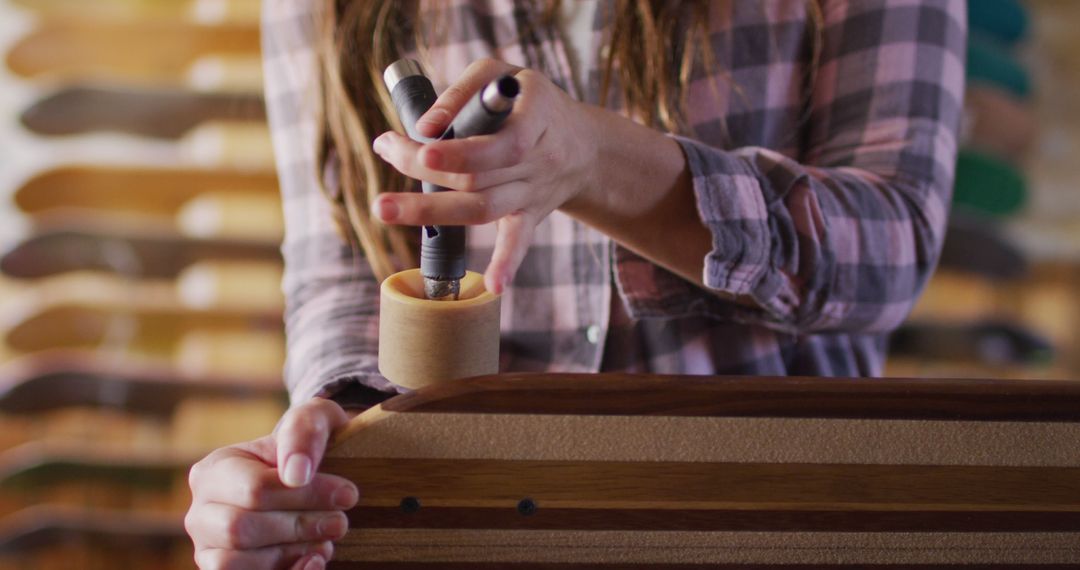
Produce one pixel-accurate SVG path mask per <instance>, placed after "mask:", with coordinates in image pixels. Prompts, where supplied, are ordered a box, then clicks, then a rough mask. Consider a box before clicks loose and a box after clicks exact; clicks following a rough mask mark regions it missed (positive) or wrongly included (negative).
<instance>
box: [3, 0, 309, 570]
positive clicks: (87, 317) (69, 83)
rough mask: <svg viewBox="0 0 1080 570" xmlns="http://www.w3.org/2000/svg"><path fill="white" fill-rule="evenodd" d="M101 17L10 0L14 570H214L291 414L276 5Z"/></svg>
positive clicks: (9, 534) (176, 3)
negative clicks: (229, 465) (231, 492)
mask: <svg viewBox="0 0 1080 570" xmlns="http://www.w3.org/2000/svg"><path fill="white" fill-rule="evenodd" d="M91 4H92V6H91ZM91 4H88V3H86V2H83V1H82V0H0V40H2V41H0V45H2V46H3V49H4V59H3V62H4V66H5V67H4V69H3V70H2V72H0V92H3V93H10V94H12V95H11V96H10V97H3V98H0V114H2V115H3V116H5V117H6V118H7V119H8V120H7V121H5V122H3V123H0V144H2V146H3V147H4V148H5V149H11V152H5V153H4V155H2V156H0V188H2V189H3V191H4V193H5V196H4V199H3V202H2V205H0V228H2V229H4V230H5V231H4V233H0V252H2V256H0V340H2V342H0V570H4V569H7V568H20V569H25V568H44V569H60V568H63V569H64V570H70V569H72V568H79V569H97V568H101V569H105V568H108V569H127V568H132V569H135V568H138V569H148V568H155V569H177V568H185V569H186V568H194V562H193V560H192V549H191V544H190V542H189V541H188V539H187V538H186V536H185V534H184V532H183V523H182V519H183V513H184V512H185V511H186V509H187V506H188V503H189V502H190V494H189V491H188V488H187V470H188V468H189V466H190V465H191V463H192V462H193V461H195V460H197V459H198V458H200V457H202V456H203V455H205V454H206V453H208V452H209V451H211V450H213V449H216V448H218V447H221V446H223V445H228V444H230V443H235V442H238V441H245V440H249V439H254V438H256V437H260V436H262V435H265V434H266V433H268V432H269V431H270V430H272V429H273V427H274V425H275V424H276V423H277V420H278V419H279V418H280V416H281V414H282V413H283V412H284V410H285V408H286V406H287V404H288V402H287V400H286V396H285V392H284V388H283V385H282V382H281V368H282V364H283V362H284V351H285V347H284V336H283V333H282V312H283V310H284V301H283V299H282V296H281V285H280V283H281V273H282V266H281V255H280V251H279V246H280V241H281V237H282V233H283V227H282V226H283V223H282V213H281V205H280V198H279V195H278V186H277V178H276V175H275V173H274V166H273V151H272V147H271V143H270V135H269V131H268V129H267V125H266V118H265V108H264V105H263V101H262V64H261V60H260V54H259V51H260V45H259V31H258V13H259V9H260V3H259V1H258V0H99V1H95V2H93V3H91Z"/></svg>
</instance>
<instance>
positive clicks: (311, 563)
mask: <svg viewBox="0 0 1080 570" xmlns="http://www.w3.org/2000/svg"><path fill="white" fill-rule="evenodd" d="M324 568H326V561H325V560H323V557H322V556H316V557H315V558H312V559H311V560H308V561H307V564H304V570H323V569H324Z"/></svg>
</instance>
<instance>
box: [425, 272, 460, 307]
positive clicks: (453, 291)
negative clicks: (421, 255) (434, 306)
mask: <svg viewBox="0 0 1080 570" xmlns="http://www.w3.org/2000/svg"><path fill="white" fill-rule="evenodd" d="M424 296H425V297H427V298H428V299H431V300H432V301H457V300H458V298H459V297H460V296H461V281H460V280H459V279H432V278H430V277H425V278H424Z"/></svg>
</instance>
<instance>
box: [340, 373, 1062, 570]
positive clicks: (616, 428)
mask: <svg viewBox="0 0 1080 570" xmlns="http://www.w3.org/2000/svg"><path fill="white" fill-rule="evenodd" d="M321 469H322V470H324V471H327V472H330V473H336V474H340V475H343V476H346V477H348V478H350V479H352V480H353V481H355V482H357V484H358V485H359V487H360V489H361V500H360V503H359V505H358V506H357V507H356V508H355V509H353V510H352V511H351V512H350V513H349V516H350V527H351V529H352V530H350V533H349V534H348V536H347V537H346V538H345V539H344V540H343V541H342V542H341V543H340V544H339V545H338V548H337V550H336V555H335V559H336V560H337V561H336V562H334V563H333V564H332V565H331V567H334V568H359V567H361V565H362V566H363V567H365V568H420V567H423V568H455V567H460V566H461V565H465V564H469V565H476V567H507V568H586V567H597V566H595V565H601V564H602V565H603V566H602V567H603V568H659V567H672V568H693V567H705V566H702V565H709V566H710V567H718V566H719V567H725V566H724V565H727V566H726V567H755V566H753V565H758V566H757V567H762V568H765V567H799V566H798V565H799V564H802V565H807V564H814V565H821V566H822V567H831V566H844V565H848V566H859V567H875V566H877V565H885V564H907V565H913V566H912V567H919V566H920V565H924V567H931V566H933V565H943V564H959V565H965V566H967V567H978V566H973V565H996V566H993V567H1004V568H1019V567H1030V565H1038V566H1039V567H1044V566H1043V565H1046V566H1045V567H1053V566H1052V565H1055V564H1057V565H1064V564H1080V383H1078V382H1065V381H1060V382H1057V381H1045V382H1023V381H983V380H969V381H952V380H907V379H826V378H741V377H691V376H655V375H650V376H644V375H628V374H599V375H576V374H507V375H501V376H488V377H478V378H469V379H464V380H460V381H452V382H447V383H443V384H440V385H434V386H430V387H428V388H424V389H420V390H417V391H415V392H412V393H410V394H406V395H402V396H398V397H396V398H393V399H391V400H388V401H386V402H384V403H383V404H382V405H381V406H378V407H375V408H372V409H370V410H368V411H366V412H364V413H362V414H360V415H359V416H357V418H355V419H354V421H353V423H352V424H351V425H350V426H348V427H347V428H346V429H345V430H342V431H341V432H340V434H338V436H337V437H336V438H335V441H334V446H333V448H332V449H331V450H330V452H329V453H328V454H327V458H326V459H325V460H324V463H323V465H322V467H321ZM792 565H794V566H792Z"/></svg>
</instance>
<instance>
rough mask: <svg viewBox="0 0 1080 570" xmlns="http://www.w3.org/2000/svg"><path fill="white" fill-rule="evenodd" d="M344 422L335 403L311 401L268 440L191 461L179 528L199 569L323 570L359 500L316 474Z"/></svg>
mask: <svg viewBox="0 0 1080 570" xmlns="http://www.w3.org/2000/svg"><path fill="white" fill-rule="evenodd" d="M348 420H349V417H348V415H347V414H346V413H345V411H344V410H342V409H341V407H340V406H338V405H337V404H336V403H334V402H332V401H330V400H326V399H322V398H314V399H312V400H311V401H309V402H306V403H304V404H302V405H300V406H297V407H295V408H293V409H291V410H289V411H288V412H286V414H285V416H284V417H283V418H282V420H281V422H280V423H279V424H278V427H277V429H275V430H274V433H273V434H271V435H268V436H266V437H262V438H259V439H256V440H254V441H249V442H246V443H239V444H236V445H231V446H228V447H223V448H221V449H218V450H217V451H214V452H213V453H211V454H210V455H208V456H206V458H205V459H203V460H202V461H199V462H198V463H196V464H195V465H194V466H193V467H192V468H191V473H190V475H189V484H190V485H191V493H192V501H191V509H190V510H189V511H188V513H187V517H185V519H184V526H185V528H186V529H187V532H188V534H189V535H191V539H192V541H193V542H194V543H195V562H196V563H197V564H198V565H199V568H201V569H202V570H218V569H229V568H274V569H290V570H316V569H321V568H324V567H325V566H326V562H327V561H329V560H330V557H331V555H332V554H333V543H332V541H334V540H338V539H340V538H342V537H343V536H345V532H346V531H347V530H348V526H349V525H348V520H347V519H346V517H345V513H344V511H345V510H347V509H350V508H352V507H353V506H354V505H356V502H357V500H358V498H359V494H358V491H357V488H356V486H355V485H353V484H352V483H351V482H349V481H348V480H347V479H344V478H342V477H338V476H336V475H328V474H324V473H317V472H316V468H317V467H318V465H319V463H320V462H321V461H322V457H323V452H324V451H325V450H326V443H327V441H328V440H329V438H330V434H331V433H333V431H334V430H335V429H337V428H338V427H340V426H342V425H344V424H345V423H346V422H348Z"/></svg>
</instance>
